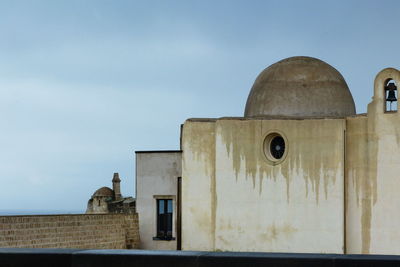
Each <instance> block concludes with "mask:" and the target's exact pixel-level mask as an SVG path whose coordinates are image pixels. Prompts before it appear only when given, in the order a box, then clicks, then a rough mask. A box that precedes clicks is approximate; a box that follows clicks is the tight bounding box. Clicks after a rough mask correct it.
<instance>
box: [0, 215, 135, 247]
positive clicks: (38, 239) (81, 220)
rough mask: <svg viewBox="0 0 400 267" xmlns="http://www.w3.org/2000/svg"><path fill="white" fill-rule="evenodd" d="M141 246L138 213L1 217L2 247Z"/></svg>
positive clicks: (0, 243)
mask: <svg viewBox="0 0 400 267" xmlns="http://www.w3.org/2000/svg"><path fill="white" fill-rule="evenodd" d="M138 246H139V226H138V215H137V214H78V215H28V216H0V247H2V248H78V249H130V248H137V247H138Z"/></svg>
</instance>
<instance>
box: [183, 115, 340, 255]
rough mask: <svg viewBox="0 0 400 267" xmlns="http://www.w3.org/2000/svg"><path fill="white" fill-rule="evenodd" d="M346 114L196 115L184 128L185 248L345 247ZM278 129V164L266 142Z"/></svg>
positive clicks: (282, 249) (328, 249)
mask: <svg viewBox="0 0 400 267" xmlns="http://www.w3.org/2000/svg"><path fill="white" fill-rule="evenodd" d="M344 130H345V120H344V119H325V120H324V119H319V120H318V119H314V120H312V119H310V120H246V119H219V120H217V121H215V122H205V121H195V120H189V121H187V122H186V123H185V125H184V128H183V151H184V154H183V173H182V183H183V184H182V190H183V200H182V205H183V210H182V220H183V222H182V227H183V228H182V235H183V244H182V247H183V249H185V250H222V251H225V250H228V251H269V252H320V253H342V252H343V244H344ZM275 131H278V132H280V133H281V134H282V135H284V136H285V137H286V139H287V148H286V149H287V150H288V153H287V157H286V159H285V160H284V161H283V162H282V163H281V164H278V165H276V166H273V165H271V164H269V163H268V162H267V161H266V159H265V155H264V154H263V149H262V148H263V141H264V138H265V136H266V135H267V134H268V133H269V132H275Z"/></svg>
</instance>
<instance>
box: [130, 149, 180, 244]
mask: <svg viewBox="0 0 400 267" xmlns="http://www.w3.org/2000/svg"><path fill="white" fill-rule="evenodd" d="M181 154H182V153H181V152H180V151H167V152H165V151H164V152H163V151H160V152H155V151H150V152H145V151H142V152H137V153H136V211H137V212H138V214H139V216H140V220H139V229H140V248H141V249H157V250H175V249H176V248H177V243H176V237H177V223H176V222H177V212H176V211H177V205H176V204H177V180H178V177H181V173H182V170H181V169H182V167H181V165H182V156H181ZM157 198H170V199H172V200H173V223H172V229H173V233H172V236H173V237H174V238H175V240H153V237H156V235H157V214H156V212H157Z"/></svg>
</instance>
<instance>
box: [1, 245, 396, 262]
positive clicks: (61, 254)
mask: <svg viewBox="0 0 400 267" xmlns="http://www.w3.org/2000/svg"><path fill="white" fill-rule="evenodd" d="M0 266H1V267H22V266H24V267H25V266H28V267H30V266H41V267H50V266H51V267H55V266H57V267H89V266H90V267H92V266H93V267H95V266H96V267H113V266H118V267H125V266H138V267H139V266H140V267H142V266H143V267H153V266H154V267H169V266H171V267H172V266H173V267H195V266H196V267H203V266H204V267H205V266H207V267H217V266H218V267H224V266H226V267H245V266H246V267H247V266H251V267H261V266H263V267H265V266H272V267H278V266H279V267H281V266H282V267H285V266H293V267H294V266H295V267H303V266H304V267H314V266H318V267H320V266H322V267H334V266H344V267H350V266H354V267H355V266H357V267H372V266H374V267H375V266H379V267H387V266H400V256H390V255H387V256H386V255H340V254H297V253H247V252H191V251H150V250H78V249H22V248H19V249H17V248H15V249H14V248H2V249H0Z"/></svg>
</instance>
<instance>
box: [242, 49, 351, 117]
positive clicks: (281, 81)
mask: <svg viewBox="0 0 400 267" xmlns="http://www.w3.org/2000/svg"><path fill="white" fill-rule="evenodd" d="M355 113H356V109H355V105H354V100H353V97H352V95H351V93H350V90H349V88H348V86H347V84H346V81H345V80H344V78H343V76H342V75H341V74H340V73H339V72H338V71H337V70H336V69H335V68H334V67H332V66H331V65H329V64H327V63H325V62H324V61H321V60H319V59H316V58H312V57H291V58H287V59H284V60H281V61H279V62H277V63H275V64H272V65H271V66H269V67H268V68H266V69H265V70H263V71H262V72H261V73H260V75H258V77H257V79H256V81H255V82H254V84H253V87H252V88H251V91H250V94H249V96H248V98H247V103H246V109H245V112H244V116H245V117H263V116H264V117H265V116H285V117H346V116H351V115H354V114H355Z"/></svg>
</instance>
